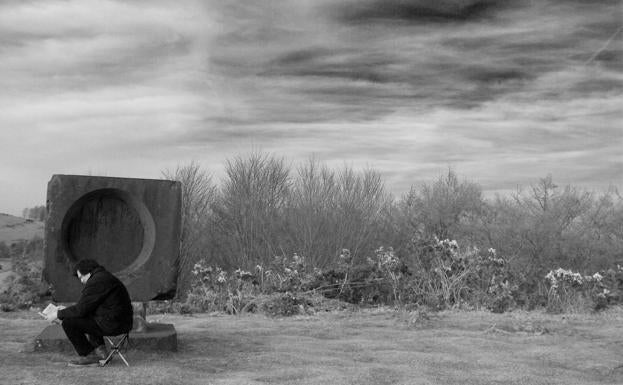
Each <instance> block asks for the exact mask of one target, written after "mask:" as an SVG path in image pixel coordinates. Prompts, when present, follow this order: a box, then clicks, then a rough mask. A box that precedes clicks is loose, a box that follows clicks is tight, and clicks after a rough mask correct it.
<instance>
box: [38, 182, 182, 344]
mask: <svg viewBox="0 0 623 385" xmlns="http://www.w3.org/2000/svg"><path fill="white" fill-rule="evenodd" d="M47 211H48V216H47V219H46V223H45V243H44V254H45V256H44V269H43V279H44V280H45V281H46V282H47V283H48V284H49V285H50V286H51V290H52V297H53V299H54V300H55V301H57V302H60V303H72V302H75V301H77V300H78V298H79V296H80V292H81V290H82V285H81V284H80V282H79V281H78V279H76V278H75V276H73V275H72V272H73V271H72V270H73V266H74V264H75V263H76V262H78V261H79V260H81V259H94V260H96V261H97V262H98V263H99V264H100V265H102V266H104V267H105V268H106V270H108V271H110V272H111V273H113V274H114V275H115V276H117V277H118V278H119V279H120V280H121V281H122V282H123V283H124V284H125V285H126V287H127V288H128V292H129V293H130V298H131V299H132V301H133V306H134V309H135V322H134V328H133V331H132V332H131V334H130V338H131V340H132V345H133V347H135V348H141V347H143V348H146V349H158V350H176V349H177V336H176V333H175V329H174V328H173V325H169V324H153V323H147V322H145V306H144V303H145V302H147V301H151V300H160V299H170V298H172V297H173V296H174V295H175V289H176V280H177V263H178V257H179V242H180V228H181V217H180V216H181V184H180V183H179V182H174V181H170V180H155V179H134V178H114V177H100V176H81V175H53V176H52V178H51V180H50V182H49V183H48V191H47ZM137 317H138V319H137ZM35 350H36V351H46V350H72V347H71V344H70V343H69V341H68V340H67V338H66V337H65V334H64V332H63V330H62V329H61V328H60V326H59V325H50V326H49V327H47V328H46V329H45V330H44V331H43V332H42V333H41V334H40V335H39V336H38V337H37V338H36V339H35Z"/></svg>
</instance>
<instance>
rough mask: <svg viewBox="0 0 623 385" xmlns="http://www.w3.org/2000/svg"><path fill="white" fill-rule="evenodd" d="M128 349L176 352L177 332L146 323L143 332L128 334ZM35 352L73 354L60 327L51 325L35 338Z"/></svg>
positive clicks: (166, 325) (168, 325)
mask: <svg viewBox="0 0 623 385" xmlns="http://www.w3.org/2000/svg"><path fill="white" fill-rule="evenodd" d="M129 348H130V349H137V350H143V351H170V352H176V351H177V332H176V331H175V327H173V324H162V323H153V322H148V323H146V330H145V331H144V332H136V331H131V332H130V347H129ZM34 351H35V352H66V353H75V351H74V347H73V346H72V345H71V342H69V340H68V339H67V336H66V335H65V332H64V331H63V328H62V327H61V326H60V325H57V324H52V325H50V326H48V327H46V328H45V329H43V331H42V332H41V333H40V334H39V335H38V336H37V337H36V338H35V341H34Z"/></svg>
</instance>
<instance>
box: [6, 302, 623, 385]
mask: <svg viewBox="0 0 623 385" xmlns="http://www.w3.org/2000/svg"><path fill="white" fill-rule="evenodd" d="M149 320H150V321H159V322H167V323H173V324H174V325H175V327H176V329H177V331H178V343H179V352H177V353H144V352H139V351H129V352H128V353H127V357H128V359H129V361H130V362H131V364H132V367H130V368H125V367H124V366H122V364H121V363H120V361H117V362H115V363H114V364H113V365H112V366H110V367H106V368H79V369H75V368H68V367H67V366H66V365H65V362H66V361H67V360H69V359H70V358H72V357H71V356H68V355H62V354H52V353H45V354H43V353H31V352H29V343H28V342H29V341H30V340H32V338H33V337H34V336H35V335H36V334H37V333H38V332H39V331H40V330H41V329H42V328H43V327H44V326H45V325H46V323H45V321H41V320H39V319H37V318H36V315H35V314H34V313H29V312H22V313H0V338H2V341H3V344H1V345H0V362H2V368H3V370H2V372H3V376H2V377H1V378H0V383H2V384H46V383H58V384H89V383H92V384H96V383H111V384H113V383H114V384H124V383H127V384H363V385H366V384H370V385H371V384H530V385H534V384H621V383H623V368H619V369H615V367H617V366H618V365H620V364H622V363H623V333H622V331H623V322H622V321H623V310H620V309H615V310H612V311H608V312H606V313H602V314H599V315H594V316H586V315H584V316H581V315H578V316H567V317H563V316H551V315H546V314H542V313H523V312H516V313H510V314H504V315H494V314H490V313H483V312H444V313H440V314H436V315H431V316H429V317H419V318H417V320H416V322H413V321H414V315H413V314H407V313H397V312H392V311H372V310H368V311H361V312H342V313H327V314H318V315H315V316H306V317H294V318H288V319H270V318H266V317H263V316H244V317H234V316H214V315H205V314H202V315H194V316H180V315H161V316H150V317H149Z"/></svg>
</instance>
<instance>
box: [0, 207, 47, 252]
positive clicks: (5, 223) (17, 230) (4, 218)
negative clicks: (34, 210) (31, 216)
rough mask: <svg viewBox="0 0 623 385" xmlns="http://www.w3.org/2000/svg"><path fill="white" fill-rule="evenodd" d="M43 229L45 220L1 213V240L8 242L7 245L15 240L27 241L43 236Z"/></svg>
mask: <svg viewBox="0 0 623 385" xmlns="http://www.w3.org/2000/svg"><path fill="white" fill-rule="evenodd" d="M43 229H44V224H43V222H39V221H32V220H27V219H24V218H20V217H15V216H13V215H9V214H4V213H0V242H4V243H6V245H7V246H9V245H11V244H12V243H14V242H19V241H27V240H30V239H33V238H34V237H40V238H42V237H43Z"/></svg>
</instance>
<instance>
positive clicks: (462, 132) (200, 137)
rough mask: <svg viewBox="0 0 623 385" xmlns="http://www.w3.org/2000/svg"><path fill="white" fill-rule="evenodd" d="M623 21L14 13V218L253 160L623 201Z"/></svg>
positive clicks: (581, 14)
mask: <svg viewBox="0 0 623 385" xmlns="http://www.w3.org/2000/svg"><path fill="white" fill-rule="evenodd" d="M622 25H623V1H621V0H617V1H610V0H599V1H598V0H514V1H507V0H454V1H451V0H279V1H276V0H262V1H257V0H235V1H228V0H205V1H192V0H188V1H168V0H160V1H154V0H149V1H147V0H144V1H121V0H118V1H112V0H107V1H105V0H79V1H78V0H74V1H72V0H63V1H35V0H32V1H25V0H4V1H2V2H0V212H5V213H9V214H13V215H21V212H22V209H24V208H26V207H33V206H36V205H41V204H45V199H46V196H45V195H46V189H47V182H48V181H49V180H50V178H51V176H52V175H53V174H81V175H104V176H119V177H137V178H161V177H162V171H163V170H173V169H175V168H176V167H177V166H179V165H185V164H189V163H190V162H191V161H196V162H198V163H199V164H200V165H201V166H202V168H204V169H205V170H207V171H208V172H210V173H212V174H213V175H214V177H215V180H216V181H217V182H218V180H219V179H220V178H222V177H223V169H224V164H225V162H226V160H227V159H232V158H233V157H235V156H239V155H244V154H248V153H250V152H253V151H261V152H267V153H272V154H275V155H277V156H279V157H284V158H285V159H286V160H287V161H288V162H290V163H291V164H293V165H296V164H298V162H303V161H305V160H307V159H309V158H310V157H314V158H316V159H318V160H319V161H321V162H322V163H324V164H327V165H328V166H329V167H331V168H341V167H344V166H349V167H353V168H355V169H368V168H373V169H375V170H378V171H379V172H381V173H382V175H383V177H384V180H385V183H386V186H387V189H388V190H390V191H392V192H393V193H394V194H395V195H397V196H399V195H400V194H402V193H404V192H406V191H408V189H409V188H410V186H412V185H417V184H420V183H427V182H431V181H433V180H435V179H436V178H438V177H439V176H440V175H442V174H444V173H445V172H447V170H448V168H452V169H453V170H454V171H455V172H456V173H457V174H458V175H459V177H460V178H462V179H465V180H469V181H472V182H477V183H479V184H480V185H481V186H482V188H483V191H484V192H485V194H492V193H496V192H502V193H504V192H509V191H514V190H516V188H517V186H527V185H529V184H531V183H535V182H536V181H538V179H539V178H543V177H545V176H546V175H548V174H551V175H552V177H553V179H554V181H555V182H556V183H558V184H559V185H565V184H571V185H574V186H577V187H581V188H585V189H589V190H591V191H602V190H605V189H607V188H608V187H609V186H612V185H614V186H619V187H623V112H622V110H623V108H622V106H623V87H622V86H623V65H622V64H623V32H622Z"/></svg>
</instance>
